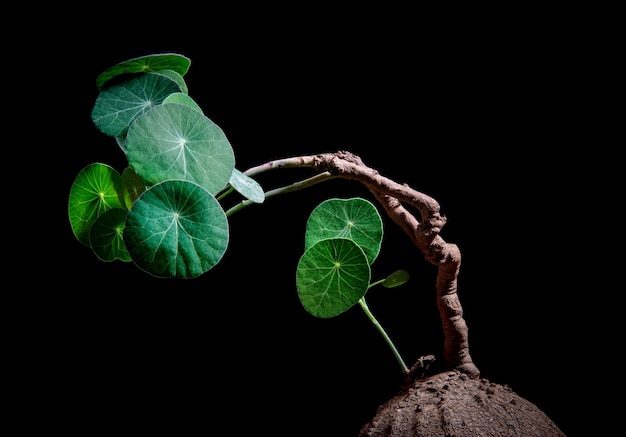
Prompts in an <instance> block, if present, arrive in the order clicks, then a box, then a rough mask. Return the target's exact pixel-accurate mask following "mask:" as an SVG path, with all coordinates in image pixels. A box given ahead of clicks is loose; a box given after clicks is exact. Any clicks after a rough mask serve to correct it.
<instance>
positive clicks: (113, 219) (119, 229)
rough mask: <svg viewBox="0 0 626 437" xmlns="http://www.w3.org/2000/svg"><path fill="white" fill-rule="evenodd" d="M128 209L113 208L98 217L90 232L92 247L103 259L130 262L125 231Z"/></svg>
mask: <svg viewBox="0 0 626 437" xmlns="http://www.w3.org/2000/svg"><path fill="white" fill-rule="evenodd" d="M126 214H128V210H127V209H123V208H113V209H110V210H108V211H107V212H105V213H104V214H102V215H101V216H100V217H98V218H97V219H96V221H95V222H94V224H93V225H92V226H91V230H90V232H89V241H90V243H91V249H92V250H93V252H94V253H95V254H96V256H97V257H98V258H99V259H100V260H102V261H115V260H116V259H119V260H121V261H124V262H129V261H130V260H131V259H130V254H129V253H128V251H127V250H126V246H125V245H124V239H123V233H124V226H125V221H126Z"/></svg>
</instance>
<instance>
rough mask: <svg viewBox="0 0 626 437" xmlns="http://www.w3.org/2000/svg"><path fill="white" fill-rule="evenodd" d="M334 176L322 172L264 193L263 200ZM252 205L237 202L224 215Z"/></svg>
mask: <svg viewBox="0 0 626 437" xmlns="http://www.w3.org/2000/svg"><path fill="white" fill-rule="evenodd" d="M335 177H336V176H333V175H331V174H330V173H328V172H324V173H320V174H318V175H315V176H313V177H310V178H308V179H305V180H302V181H299V182H294V183H293V184H291V185H288V186H286V187H280V188H275V189H273V190H270V191H267V192H266V193H265V199H266V200H267V199H270V198H272V197H275V196H278V195H279V194H287V193H291V192H292V191H298V190H302V189H304V188H308V187H310V186H313V185H315V184H319V183H320V182H324V181H327V180H329V179H333V178H335ZM252 204H254V202H252V201H251V200H244V201H242V202H239V203H238V204H237V205H235V206H233V207H232V208H230V209H229V210H228V211H226V215H227V216H229V217H230V216H231V215H233V214H234V213H236V212H237V211H239V210H241V209H243V208H245V207H246V206H249V205H252Z"/></svg>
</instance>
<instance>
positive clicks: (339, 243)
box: [296, 238, 371, 318]
mask: <svg viewBox="0 0 626 437" xmlns="http://www.w3.org/2000/svg"><path fill="white" fill-rule="evenodd" d="M370 276H371V271H370V266H369V263H368V260H367V257H366V256H365V253H364V252H363V250H362V249H361V248H360V247H359V246H358V245H357V244H356V243H355V242H354V241H352V240H350V239H347V238H329V239H326V240H321V241H318V242H317V243H315V244H313V245H312V246H311V247H310V248H309V249H307V250H306V251H305V252H304V254H303V255H302V256H301V257H300V260H299V262H298V266H297V270H296V287H297V289H298V296H299V298H300V302H301V303H302V305H303V306H304V308H305V309H306V310H307V312H309V313H310V314H312V315H314V316H316V317H322V318H328V317H334V316H337V315H339V314H341V313H343V312H345V311H346V310H348V309H349V308H351V307H352V306H353V305H354V304H356V303H357V302H358V301H359V299H361V298H362V297H363V296H364V295H365V292H366V291H367V289H368V287H369V281H370Z"/></svg>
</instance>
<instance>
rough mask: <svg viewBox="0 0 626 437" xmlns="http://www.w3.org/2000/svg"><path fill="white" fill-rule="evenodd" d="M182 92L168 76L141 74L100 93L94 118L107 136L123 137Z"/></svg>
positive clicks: (92, 114) (92, 116)
mask: <svg viewBox="0 0 626 437" xmlns="http://www.w3.org/2000/svg"><path fill="white" fill-rule="evenodd" d="M180 91H181V89H180V87H179V86H178V84H177V83H176V82H175V81H173V80H172V79H170V78H169V77H167V76H164V75H161V74H155V73H146V74H141V75H139V76H136V77H134V78H132V79H129V80H127V81H125V82H122V83H120V84H118V85H113V86H111V87H109V88H106V89H104V90H102V91H100V94H98V97H97V98H96V103H95V104H94V107H93V109H92V110H91V119H92V120H93V122H94V124H95V125H96V127H97V128H98V130H99V131H100V132H102V133H104V134H105V135H109V136H112V137H124V136H125V135H126V132H127V131H128V127H129V126H130V124H131V123H132V122H133V121H134V120H135V119H136V118H137V117H139V116H140V115H141V114H143V113H144V112H146V111H148V110H150V109H151V108H153V107H154V106H156V105H160V104H161V102H163V100H165V98H166V97H167V96H169V95H170V94H172V93H176V92H180ZM118 143H119V142H118Z"/></svg>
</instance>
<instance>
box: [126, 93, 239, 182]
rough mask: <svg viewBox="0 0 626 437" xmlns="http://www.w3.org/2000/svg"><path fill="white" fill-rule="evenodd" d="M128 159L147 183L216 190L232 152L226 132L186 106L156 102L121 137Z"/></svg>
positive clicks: (226, 176)
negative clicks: (182, 183)
mask: <svg viewBox="0 0 626 437" xmlns="http://www.w3.org/2000/svg"><path fill="white" fill-rule="evenodd" d="M125 147H126V157H127V158H128V163H129V164H130V166H131V167H132V168H133V169H134V170H135V171H136V172H137V174H138V175H139V176H141V177H142V178H143V180H144V181H146V183H147V184H148V185H153V184H157V183H159V182H162V181H165V180H168V179H182V180H187V181H191V182H195V183H197V184H199V185H201V186H202V187H204V188H206V189H207V190H209V192H210V193H212V194H215V193H217V192H218V191H219V190H221V189H223V188H224V187H225V186H226V184H227V183H228V181H229V179H230V176H231V174H232V172H233V169H234V168H235V154H234V152H233V148H232V147H231V145H230V143H229V141H228V139H227V138H226V135H225V134H224V132H223V131H222V129H220V127H219V126H217V125H216V124H215V123H213V122H212V121H211V120H209V119H208V118H207V117H205V116H204V115H202V114H201V113H200V112H198V111H196V110H194V109H192V108H190V107H189V106H187V105H181V104H178V103H168V104H167V105H158V106H155V107H154V108H152V109H150V110H149V111H147V112H146V113H145V114H143V115H142V116H140V117H138V118H137V119H136V120H135V122H134V123H133V124H132V125H131V126H130V128H129V129H128V135H127V137H126V145H125Z"/></svg>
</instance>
